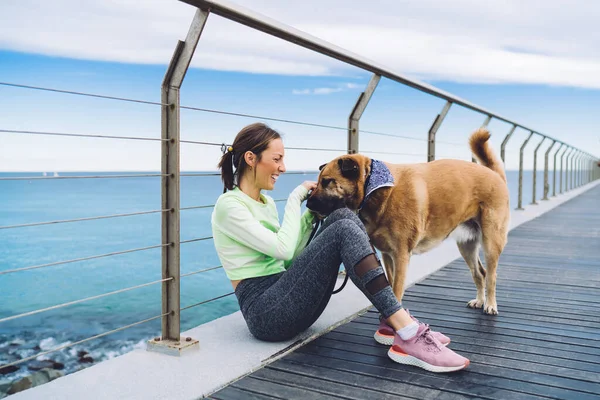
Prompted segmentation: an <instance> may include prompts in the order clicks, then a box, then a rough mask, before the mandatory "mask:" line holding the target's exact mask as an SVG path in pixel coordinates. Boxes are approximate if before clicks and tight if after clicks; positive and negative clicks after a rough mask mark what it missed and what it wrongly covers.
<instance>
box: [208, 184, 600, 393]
mask: <svg viewBox="0 0 600 400" xmlns="http://www.w3.org/2000/svg"><path fill="white" fill-rule="evenodd" d="M474 297H475V287H474V284H473V282H472V280H471V276H470V273H469V271H468V268H467V266H466V264H465V263H464V261H463V260H462V259H458V260H455V261H454V262H452V263H450V264H449V265H447V266H446V267H444V268H443V269H441V270H440V271H438V272H437V273H435V274H433V275H431V276H430V277H428V278H427V279H426V280H424V281H423V282H421V283H420V284H418V285H416V286H414V287H412V288H410V289H409V290H408V291H407V292H406V295H405V298H404V305H405V306H406V307H407V308H409V309H410V311H411V313H413V314H414V315H416V316H417V317H418V318H419V319H421V320H423V321H425V322H427V323H429V324H430V325H431V327H432V328H433V329H435V330H440V331H442V332H444V333H445V334H447V335H448V336H450V337H451V339H452V343H450V348H452V349H454V350H456V351H457V352H459V353H460V354H462V355H464V356H466V357H468V358H469V359H470V360H471V365H470V366H469V367H468V368H467V369H466V370H464V371H459V372H455V373H450V374H434V373H430V372H427V371H424V370H421V369H418V368H415V367H409V366H402V365H399V364H396V363H394V362H393V361H391V360H390V359H389V358H388V357H387V355H386V353H387V350H388V347H386V346H382V345H379V344H377V343H376V342H375V341H374V340H373V333H374V332H375V330H376V328H377V325H378V320H377V313H376V312H375V311H369V312H368V313H366V314H365V315H362V316H360V317H358V318H357V319H355V320H353V321H352V322H350V323H348V324H346V325H343V326H340V327H338V328H337V329H335V330H333V331H332V332H330V333H328V334H326V335H323V336H322V337H320V338H318V339H316V340H314V341H313V342H311V343H309V344H307V345H305V346H303V347H302V348H300V349H298V350H296V351H295V352H293V353H291V354H288V355H286V356H285V357H284V358H282V359H280V360H278V361H276V362H274V363H272V364H269V365H268V366H266V367H265V368H262V369H260V370H258V371H256V372H254V373H253V374H252V375H249V376H247V377H245V378H243V379H240V380H238V381H237V382H234V383H233V384H231V385H230V386H228V387H226V388H224V389H222V390H220V391H218V392H216V393H214V394H213V395H212V396H211V398H214V399H223V400H226V399H333V398H335V399H340V398H341V399H401V398H406V399H463V398H464V399H466V398H469V399H470V398H481V399H508V400H513V399H515V400H516V399H541V398H552V399H577V400H587V399H590V400H591V399H600V186H597V187H595V188H593V189H591V190H589V191H587V192H585V193H584V194H582V195H581V196H578V197H576V198H574V199H572V200H570V201H568V202H566V203H564V204H563V205H561V206H559V207H557V208H555V209H554V210H552V211H550V212H549V213H546V214H544V215H542V216H540V217H539V218H537V219H535V220H532V221H530V222H528V223H526V224H523V225H521V226H520V227H518V228H516V229H515V230H513V231H512V232H511V233H510V235H509V242H508V245H507V247H506V249H505V251H504V253H503V254H502V256H501V258H500V266H499V268H498V308H499V312H500V314H499V315H498V316H495V317H491V316H486V315H483V314H482V312H481V310H471V309H468V308H466V307H465V305H466V302H467V301H468V300H470V299H472V298H474Z"/></svg>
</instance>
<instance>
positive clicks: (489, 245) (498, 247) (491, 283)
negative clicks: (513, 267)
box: [481, 210, 509, 315]
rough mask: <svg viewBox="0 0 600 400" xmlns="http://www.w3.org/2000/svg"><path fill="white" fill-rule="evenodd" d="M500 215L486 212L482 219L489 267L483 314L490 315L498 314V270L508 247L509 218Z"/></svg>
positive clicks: (486, 260) (486, 263)
mask: <svg viewBox="0 0 600 400" xmlns="http://www.w3.org/2000/svg"><path fill="white" fill-rule="evenodd" d="M507 213H508V211H507ZM498 214H499V213H496V212H494V211H491V210H484V211H483V212H482V218H481V229H482V231H481V233H482V239H483V240H482V241H483V251H484V252H485V265H486V267H487V271H486V276H485V291H486V296H485V297H486V301H485V306H484V308H483V312H484V313H486V314H490V315H496V314H498V304H497V303H496V269H497V268H498V260H499V259H500V254H502V251H503V250H504V246H506V242H507V232H508V218H509V216H506V218H505V217H503V216H502V215H498Z"/></svg>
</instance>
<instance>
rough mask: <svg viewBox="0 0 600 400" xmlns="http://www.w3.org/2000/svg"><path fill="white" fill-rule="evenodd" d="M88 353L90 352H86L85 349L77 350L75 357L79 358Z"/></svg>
mask: <svg viewBox="0 0 600 400" xmlns="http://www.w3.org/2000/svg"><path fill="white" fill-rule="evenodd" d="M88 354H90V353H88V352H87V351H85V350H79V351H78V352H77V357H79V358H83V357H85V356H87V355H88Z"/></svg>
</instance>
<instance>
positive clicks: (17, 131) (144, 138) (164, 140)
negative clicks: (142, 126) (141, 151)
mask: <svg viewBox="0 0 600 400" xmlns="http://www.w3.org/2000/svg"><path fill="white" fill-rule="evenodd" d="M0 132H3V133H20V134H27V135H43V136H66V137H85V138H94V139H123V140H146V141H155V142H167V141H168V139H159V138H149V137H137V136H113V135H92V134H87V133H65V132H42V131H23V130H16V129H0Z"/></svg>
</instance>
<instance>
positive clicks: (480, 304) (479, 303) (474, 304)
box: [467, 299, 483, 308]
mask: <svg viewBox="0 0 600 400" xmlns="http://www.w3.org/2000/svg"><path fill="white" fill-rule="evenodd" d="M467 307H469V308H483V300H478V299H475V300H471V301H470V302H468V303H467Z"/></svg>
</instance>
